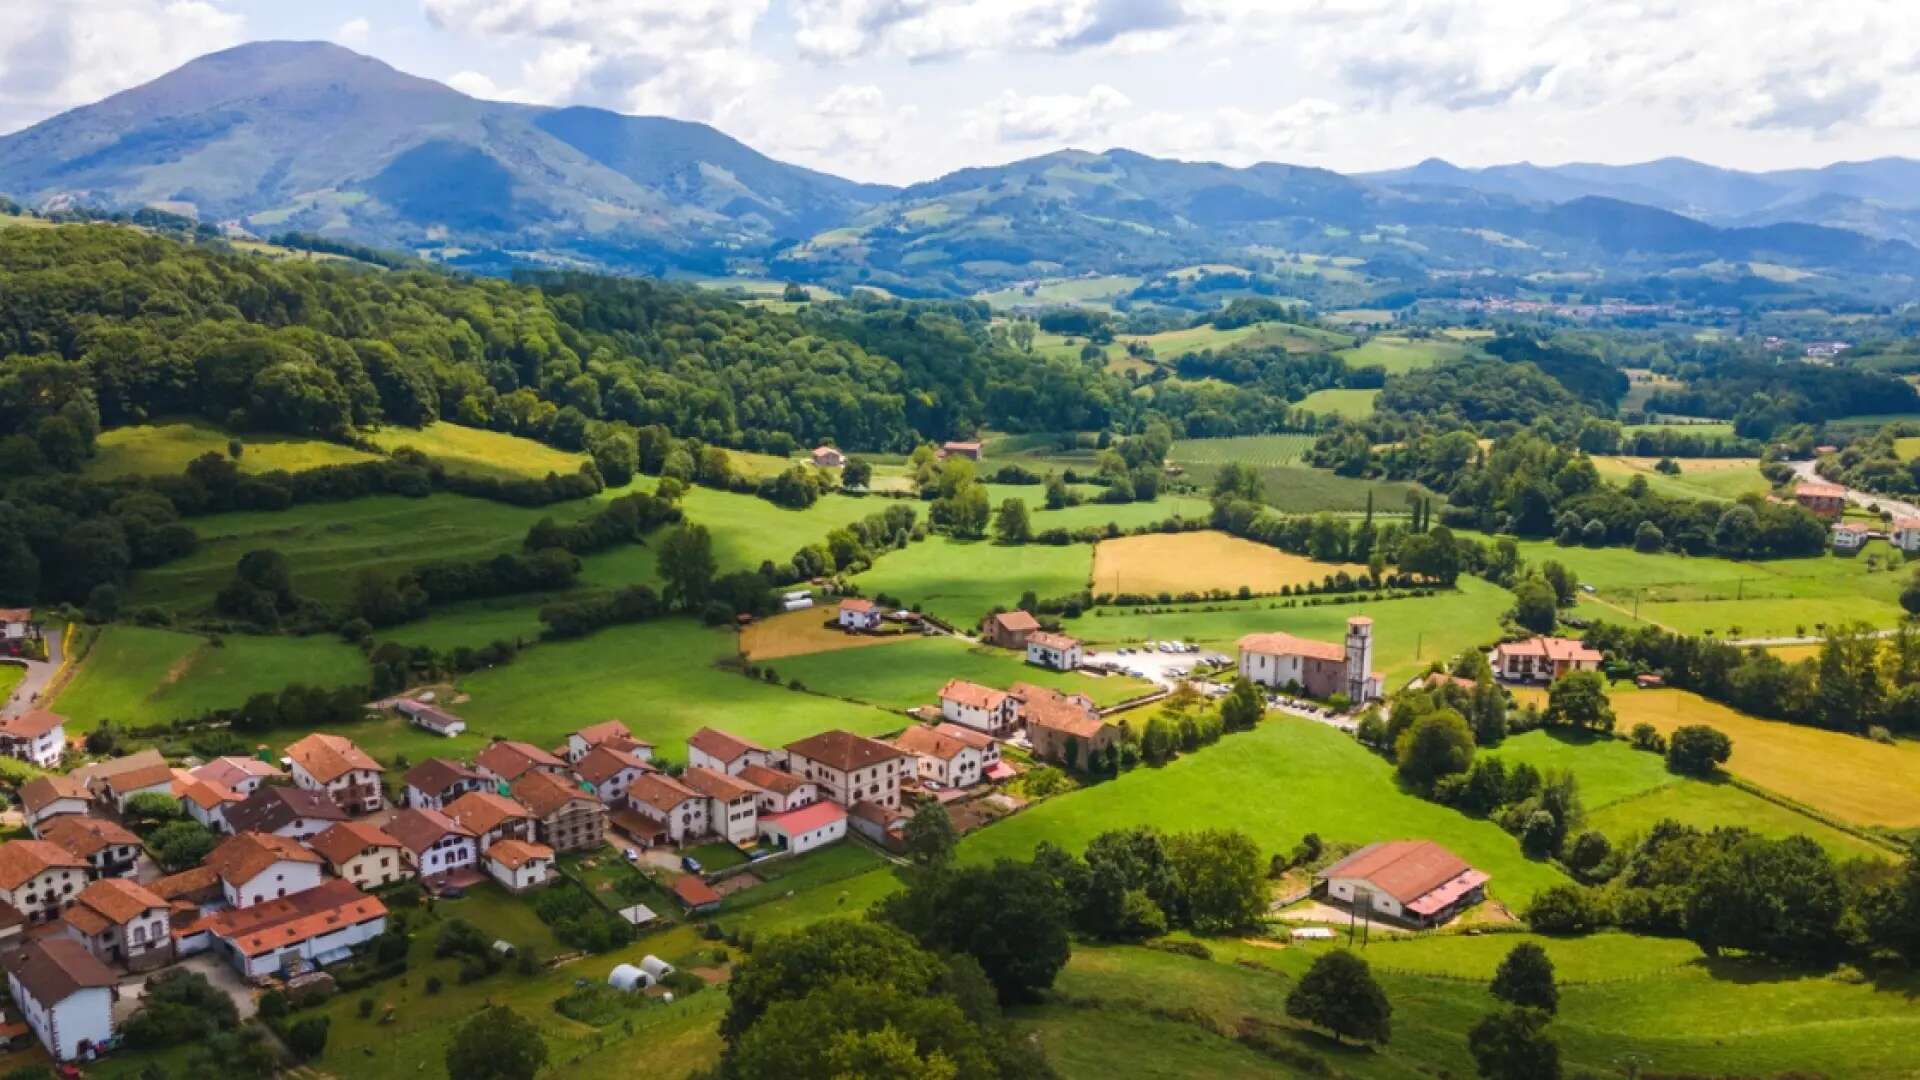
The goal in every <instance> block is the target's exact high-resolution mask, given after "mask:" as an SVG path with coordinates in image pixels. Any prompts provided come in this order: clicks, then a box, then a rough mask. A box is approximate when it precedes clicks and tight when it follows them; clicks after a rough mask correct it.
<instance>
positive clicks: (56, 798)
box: [20, 773, 93, 836]
mask: <svg viewBox="0 0 1920 1080" xmlns="http://www.w3.org/2000/svg"><path fill="white" fill-rule="evenodd" d="M92 809H93V793H92V792H90V791H88V790H87V785H86V784H84V783H82V782H81V781H79V780H76V779H74V778H73V777H71V776H62V775H60V774H59V773H51V774H48V775H46V776H36V777H34V778H33V779H31V780H29V781H27V782H26V783H24V784H21V785H20V812H21V814H22V816H23V817H24V818H25V820H26V825H27V831H28V832H31V833H33V834H34V835H35V836H38V835H40V827H41V826H42V825H43V824H44V823H45V822H47V821H49V820H51V819H53V818H56V817H59V816H60V815H62V814H86V813H88V812H90V811H91V810H92Z"/></svg>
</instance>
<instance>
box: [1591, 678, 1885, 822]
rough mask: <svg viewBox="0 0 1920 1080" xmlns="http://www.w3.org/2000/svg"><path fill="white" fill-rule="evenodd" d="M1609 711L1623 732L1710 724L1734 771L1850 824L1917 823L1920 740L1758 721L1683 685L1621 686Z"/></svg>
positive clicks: (1737, 774)
mask: <svg viewBox="0 0 1920 1080" xmlns="http://www.w3.org/2000/svg"><path fill="white" fill-rule="evenodd" d="M1613 711H1614V715H1615V716H1616V717H1617V718H1618V724H1617V726H1618V728H1619V730H1623V731H1624V730H1628V729H1631V728H1632V727H1633V725H1635V724H1638V723H1643V722H1644V723H1649V724H1652V725H1653V726H1654V727H1656V728H1659V729H1660V731H1661V732H1662V733H1668V732H1671V731H1673V729H1674V728H1676V727H1679V726H1680V725H1682V724H1710V725H1712V726H1713V727H1716V728H1719V729H1720V730H1721V731H1723V732H1725V733H1726V734H1727V736H1728V737H1729V738H1731V739H1732V740H1733V756H1732V758H1730V759H1728V761H1727V764H1726V769H1727V771H1728V772H1730V773H1732V774H1734V775H1735V776H1738V777H1741V778H1743V779H1746V780H1750V781H1752V782H1753V783H1755V784H1758V785H1760V786H1761V787H1763V788H1766V789H1767V790H1769V791H1773V792H1778V793H1779V794H1781V795H1785V796H1786V797H1787V798H1789V799H1793V800H1794V801H1796V802H1800V803H1803V804H1805V805H1807V806H1811V807H1813V808H1814V809H1816V810H1819V811H1822V812H1824V813H1828V814H1832V815H1833V816H1834V817H1836V818H1839V819H1840V820H1842V821H1847V822H1851V823H1853V824H1855V825H1862V826H1884V827H1887V828H1894V829H1911V828H1920V783H1916V778H1920V743H1916V742H1914V741H1912V740H1904V739H1903V740H1900V741H1898V742H1896V743H1894V744H1893V745H1890V746H1889V745H1887V744H1884V743H1877V742H1874V741H1873V740H1871V739H1866V738H1861V737H1859V736H1854V735H1843V734H1840V733H1839V732H1835V731H1825V730H1823V729H1820V728H1815V727H1807V726H1805V725H1802V724H1788V723H1782V722H1780V721H1776V720H1761V719H1759V718H1757V717H1753V716H1748V715H1746V714H1745V713H1740V712H1735V711H1734V710H1732V709H1730V708H1727V707H1726V706H1725V705H1721V704H1719V703H1718V702H1713V701H1708V700H1707V699H1705V698H1703V697H1700V696H1698V695H1695V694H1690V693H1687V692H1685V691H1683V690H1622V691H1620V692H1618V693H1616V694H1614V696H1613ZM1838 777H1844V778H1845V779H1844V780H1843V781H1838V782H1836V778H1838Z"/></svg>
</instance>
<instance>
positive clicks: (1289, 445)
mask: <svg viewBox="0 0 1920 1080" xmlns="http://www.w3.org/2000/svg"><path fill="white" fill-rule="evenodd" d="M1314 439H1315V436H1312V435H1232V436H1228V437H1226V438H1219V439H1181V440H1179V441H1178V442H1175V443H1174V444H1173V449H1171V450H1169V451H1168V452H1167V460H1168V461H1177V462H1179V463H1180V464H1182V465H1225V464H1227V463H1228V462H1239V463H1240V464H1242V465H1254V466H1258V467H1262V468H1265V467H1267V466H1272V465H1296V464H1298V463H1299V462H1300V459H1301V458H1302V457H1303V456H1305V454H1306V452H1307V451H1308V450H1311V449H1313V442H1314Z"/></svg>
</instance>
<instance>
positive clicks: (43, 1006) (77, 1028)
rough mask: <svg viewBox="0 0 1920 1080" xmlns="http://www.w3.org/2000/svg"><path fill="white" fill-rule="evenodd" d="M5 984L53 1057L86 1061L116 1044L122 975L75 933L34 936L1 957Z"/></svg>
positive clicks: (29, 1024) (28, 1023)
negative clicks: (115, 1006) (115, 1011)
mask: <svg viewBox="0 0 1920 1080" xmlns="http://www.w3.org/2000/svg"><path fill="white" fill-rule="evenodd" d="M0 965H4V966H5V967H6V969H7V989H8V990H10V991H12V993H13V1001H14V1004H15V1005H17V1006H19V1008H20V1013H21V1015H22V1016H24V1017H26V1020H27V1026H28V1027H31V1028H32V1029H33V1033H34V1035H35V1036H37V1037H38V1038H39V1039H40V1045H42V1046H44V1047H46V1048H47V1053H49V1054H51V1055H53V1059H54V1060H55V1061H88V1060H91V1059H92V1058H93V1056H94V1055H95V1054H96V1053H97V1052H99V1050H100V1049H101V1048H102V1047H104V1046H106V1045H108V1044H110V1043H112V1042H113V1037H114V1029H113V1002H114V999H115V998H116V997H117V996H118V994H119V991H118V990H117V988H116V984H117V983H118V981H119V980H118V979H117V978H116V977H115V975H114V974H113V970H112V969H111V968H109V967H107V966H106V965H105V964H102V963H101V962H100V961H99V960H96V959H94V956H93V954H92V953H89V952H88V951H87V950H86V948H85V947H84V946H82V945H81V944H80V943H79V942H77V941H75V940H73V939H72V938H66V937H53V938H44V939H41V940H39V941H30V942H28V943H27V944H26V945H25V946H23V947H22V948H20V949H16V950H14V951H13V952H10V953H7V954H6V955H5V956H4V957H0Z"/></svg>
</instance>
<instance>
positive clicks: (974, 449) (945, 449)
mask: <svg viewBox="0 0 1920 1080" xmlns="http://www.w3.org/2000/svg"><path fill="white" fill-rule="evenodd" d="M934 457H936V458H939V459H940V460H941V461H945V460H946V459H948V458H950V457H962V458H966V459H967V460H968V461H979V460H980V444H979V443H977V442H948V443H942V444H941V445H940V452H939V453H937V454H935V455H934Z"/></svg>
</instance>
